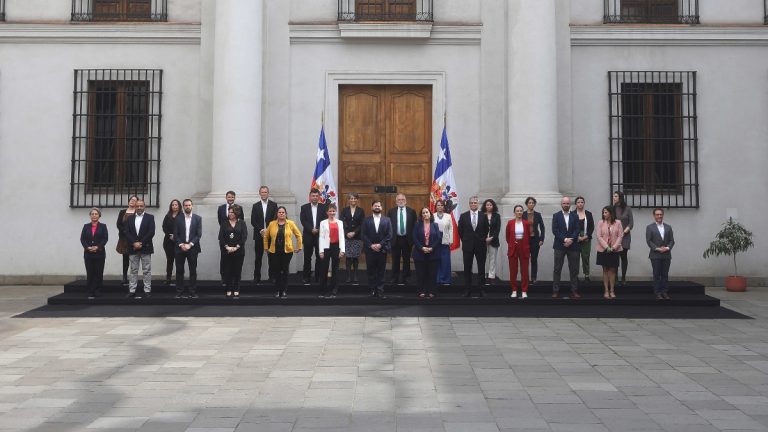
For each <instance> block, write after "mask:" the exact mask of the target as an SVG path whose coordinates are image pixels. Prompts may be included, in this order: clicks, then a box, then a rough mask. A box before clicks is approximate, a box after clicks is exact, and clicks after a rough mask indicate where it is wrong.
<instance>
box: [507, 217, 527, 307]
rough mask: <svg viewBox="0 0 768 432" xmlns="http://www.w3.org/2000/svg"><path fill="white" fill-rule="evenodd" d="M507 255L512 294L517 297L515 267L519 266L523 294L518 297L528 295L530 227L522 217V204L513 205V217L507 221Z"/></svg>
mask: <svg viewBox="0 0 768 432" xmlns="http://www.w3.org/2000/svg"><path fill="white" fill-rule="evenodd" d="M506 233H507V257H508V258H509V284H510V285H511V286H512V295H510V297H512V298H516V297H517V267H518V265H519V266H520V273H521V275H520V281H521V288H522V291H523V294H522V295H521V296H520V298H527V297H528V261H529V260H530V258H531V246H530V235H531V234H530V228H529V227H528V221H527V220H526V219H523V206H521V205H516V206H515V218H514V219H511V220H510V221H509V222H507V230H506Z"/></svg>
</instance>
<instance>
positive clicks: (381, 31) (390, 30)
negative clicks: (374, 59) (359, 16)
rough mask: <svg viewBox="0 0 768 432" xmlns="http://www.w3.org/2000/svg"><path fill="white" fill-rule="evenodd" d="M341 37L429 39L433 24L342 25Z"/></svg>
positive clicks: (340, 25) (340, 29)
mask: <svg viewBox="0 0 768 432" xmlns="http://www.w3.org/2000/svg"><path fill="white" fill-rule="evenodd" d="M338 25H339V36H341V37H343V38H416V39H423V38H428V37H429V36H430V34H431V33H432V23H413V22H408V23H392V22H387V23H380V22H377V23H371V22H368V23H342V22H340V23H339V24H338Z"/></svg>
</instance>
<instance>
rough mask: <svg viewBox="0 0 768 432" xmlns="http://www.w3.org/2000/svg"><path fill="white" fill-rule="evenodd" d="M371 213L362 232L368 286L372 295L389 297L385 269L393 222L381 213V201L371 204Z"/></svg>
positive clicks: (364, 223)
mask: <svg viewBox="0 0 768 432" xmlns="http://www.w3.org/2000/svg"><path fill="white" fill-rule="evenodd" d="M371 213H372V214H371V215H370V216H368V217H366V218H365V220H364V221H363V226H362V227H361V229H360V233H361V234H362V237H363V250H365V263H366V266H367V267H368V271H367V272H368V287H369V288H370V289H371V297H379V298H381V299H385V298H387V297H386V296H385V295H384V271H385V269H386V266H387V253H388V252H389V251H390V249H391V241H392V234H393V233H392V222H391V221H390V220H389V218H388V217H386V216H383V215H382V214H381V201H379V200H374V201H373V203H372V204H371Z"/></svg>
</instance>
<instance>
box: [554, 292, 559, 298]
mask: <svg viewBox="0 0 768 432" xmlns="http://www.w3.org/2000/svg"><path fill="white" fill-rule="evenodd" d="M558 297H560V294H558V293H552V298H558Z"/></svg>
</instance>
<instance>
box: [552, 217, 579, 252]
mask: <svg viewBox="0 0 768 432" xmlns="http://www.w3.org/2000/svg"><path fill="white" fill-rule="evenodd" d="M552 236H553V237H554V238H555V239H554V240H553V242H552V249H557V250H563V251H569V250H573V249H574V248H576V247H578V248H581V246H579V242H578V241H577V240H578V238H579V216H578V215H577V214H576V212H575V211H572V212H570V213H568V227H567V228H566V226H565V215H563V212H562V211H559V212H557V213H555V214H553V215H552ZM567 238H569V239H573V243H571V246H570V247H565V245H563V241H565V239H567Z"/></svg>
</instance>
